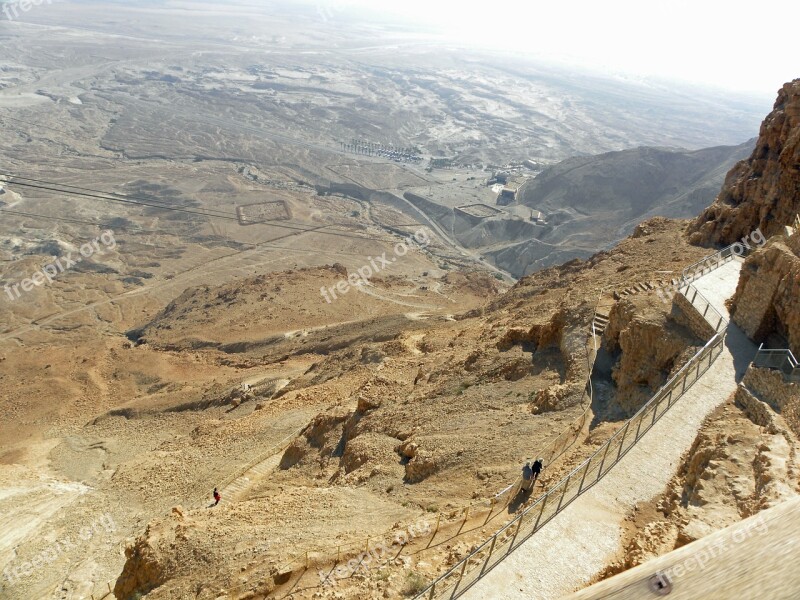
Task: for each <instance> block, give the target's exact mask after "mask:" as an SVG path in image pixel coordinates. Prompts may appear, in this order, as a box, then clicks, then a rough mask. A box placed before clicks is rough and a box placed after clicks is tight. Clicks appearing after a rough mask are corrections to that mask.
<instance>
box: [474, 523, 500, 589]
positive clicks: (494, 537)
mask: <svg viewBox="0 0 800 600" xmlns="http://www.w3.org/2000/svg"><path fill="white" fill-rule="evenodd" d="M496 543H497V534H496V533H495V534H494V535H493V536H492V545H491V546H489V556H487V557H486V562H485V563H483V567H482V568H481V574H480V575H479V576H478V579H480V578H481V577H483V574H484V572H485V571H486V565H488V564H489V559H491V558H492V552H494V545H495V544H496Z"/></svg>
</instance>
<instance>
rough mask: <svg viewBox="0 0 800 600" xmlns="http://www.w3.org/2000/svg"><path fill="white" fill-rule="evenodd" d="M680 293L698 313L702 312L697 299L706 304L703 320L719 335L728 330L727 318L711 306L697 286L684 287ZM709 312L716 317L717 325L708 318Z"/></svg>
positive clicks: (686, 285) (689, 284) (687, 285)
mask: <svg viewBox="0 0 800 600" xmlns="http://www.w3.org/2000/svg"><path fill="white" fill-rule="evenodd" d="M684 289H685V291H684ZM678 293H679V294H681V295H682V296H683V297H684V298H686V299H687V300H688V301H689V303H690V304H691V305H692V306H693V307H694V308H695V309H696V310H697V312H700V306H698V305H697V299H698V298H700V300H702V301H703V303H704V304H705V308H704V309H703V311H702V313H701V314H702V316H703V318H704V319H705V320H706V322H707V323H708V324H709V325H712V326H713V327H714V331H716V332H717V333H719V332H721V331H723V330H725V329H727V327H728V320H727V319H726V318H725V316H724V315H723V314H722V313H721V312H720V311H718V310H717V309H716V308H714V305H713V304H711V302H710V301H709V300H708V298H706V297H705V296H704V295H703V294H702V292H701V291H700V290H698V289H697V287H696V286H695V285H693V284H691V283H688V284H685V285H682V286H681V287H680V288H679V289H678ZM690 294H691V298H690V297H689V295H690ZM709 310H710V311H711V312H712V313H713V314H714V315H715V316H716V319H715V321H716V325H715V324H714V322H713V321H711V320H710V319H709V318H708V312H709Z"/></svg>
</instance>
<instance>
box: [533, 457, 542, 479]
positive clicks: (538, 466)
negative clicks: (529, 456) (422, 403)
mask: <svg viewBox="0 0 800 600" xmlns="http://www.w3.org/2000/svg"><path fill="white" fill-rule="evenodd" d="M543 468H544V461H542V459H541V458H537V459H536V460H535V461H534V463H533V467H531V470H532V471H533V482H532V483H531V485H533V484H534V483H536V480H537V479H539V475H540V474H541V472H542V469H543Z"/></svg>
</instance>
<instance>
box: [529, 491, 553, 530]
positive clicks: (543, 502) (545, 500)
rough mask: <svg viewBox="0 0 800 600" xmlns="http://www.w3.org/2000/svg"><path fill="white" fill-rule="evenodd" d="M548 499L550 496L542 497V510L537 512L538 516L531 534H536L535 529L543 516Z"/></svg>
mask: <svg viewBox="0 0 800 600" xmlns="http://www.w3.org/2000/svg"><path fill="white" fill-rule="evenodd" d="M548 498H550V494H545V495H544V500H542V509H541V510H540V511H539V516H538V517H536V523H534V524H533V532H534V533H536V528H537V527H539V521H541V519H542V515H543V514H544V507H545V506H547V499H548Z"/></svg>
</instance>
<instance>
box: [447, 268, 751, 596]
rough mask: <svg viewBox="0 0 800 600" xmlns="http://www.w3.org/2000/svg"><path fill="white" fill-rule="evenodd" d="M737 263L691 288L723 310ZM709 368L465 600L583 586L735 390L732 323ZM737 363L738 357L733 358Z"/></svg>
mask: <svg viewBox="0 0 800 600" xmlns="http://www.w3.org/2000/svg"><path fill="white" fill-rule="evenodd" d="M741 266H742V263H741V262H740V261H738V260H736V261H732V262H730V263H727V264H726V265H724V266H722V267H720V269H718V270H716V271H713V272H712V273H709V274H708V275H706V276H705V277H703V278H701V279H699V280H697V281H696V282H695V286H696V287H697V288H698V289H699V290H700V291H701V293H702V294H703V295H704V296H706V298H708V300H709V301H710V302H711V303H712V305H714V306H715V307H716V308H717V309H718V310H719V311H720V312H722V314H723V315H725V316H726V318H727V315H728V311H727V309H726V308H725V304H724V302H725V300H726V299H727V298H728V297H730V296H731V295H733V292H734V291H735V289H736V284H737V281H738V276H739V270H740V269H741ZM731 329H732V330H731V331H730V332H729V341H728V343H727V347H726V348H725V349H724V351H723V353H722V354H721V355H720V356H719V357H718V358H717V360H716V361H715V362H714V364H713V366H712V367H711V368H710V369H709V370H708V371H707V372H706V373H705V374H704V375H703V376H702V377H701V379H700V380H699V381H698V382H696V383H695V384H694V385H693V386H692V387H691V389H689V391H688V392H687V393H686V394H685V395H684V396H683V398H681V399H680V400H679V401H678V402H677V403H676V404H675V405H674V406H673V407H672V408H670V410H669V411H667V413H666V414H665V415H664V416H663V417H662V418H661V419H660V420H659V421H658V423H656V425H655V426H654V427H653V428H652V429H651V430H650V431H649V432H648V433H647V435H645V436H644V438H642V440H640V441H639V443H638V444H637V445H636V446H635V447H634V448H632V449H631V450H630V452H628V454H627V455H626V456H625V457H624V458H623V460H622V461H621V462H620V463H619V464H617V465H616V466H615V467H614V468H613V469H612V470H611V471H610V472H609V473H608V475H606V476H605V477H604V478H603V479H602V480H601V481H600V482H599V483H598V484H597V485H595V486H594V487H592V488H590V489H589V491H587V492H586V493H584V494H583V495H582V496H581V497H579V498H578V499H577V500H575V501H574V502H573V503H572V504H571V505H570V506H569V507H568V508H567V509H566V510H565V511H564V512H562V513H561V514H559V515H558V516H557V517H555V518H554V519H553V520H552V521H551V522H550V523H548V524H547V525H546V526H545V527H544V528H543V529H542V530H541V531H539V532H538V533H536V534H535V535H534V536H532V537H531V538H530V539H529V540H527V541H526V542H525V543H524V544H522V546H520V547H519V548H517V550H515V551H514V552H512V553H511V555H509V556H508V557H507V558H506V559H505V560H504V561H503V562H501V563H500V564H499V565H497V567H495V568H494V569H493V570H492V571H491V572H490V573H488V574H487V575H486V576H485V577H484V578H483V579H482V580H481V581H479V582H478V583H476V584H475V586H473V587H472V588H471V589H470V590H469V591H468V592H467V593H466V594H465V595H464V596H463V597H464V598H468V599H471V600H482V599H484V598H491V599H492V600H504V599H515V600H516V599H519V600H523V599H524V600H530V599H533V598H535V599H550V598H559V597H561V596H564V595H566V594H569V593H570V592H573V591H575V590H577V589H580V588H582V587H584V586H586V585H587V584H588V583H589V581H590V580H591V579H592V578H593V577H594V576H595V575H597V574H598V573H599V572H600V571H601V570H602V569H603V568H605V566H606V565H607V564H608V563H610V562H611V561H612V560H614V558H615V557H616V555H617V554H618V553H619V552H620V551H621V550H622V540H623V530H622V527H621V526H620V524H621V523H622V522H623V520H624V519H625V516H626V515H627V514H628V513H629V512H630V510H631V508H632V507H633V506H634V504H636V503H639V502H645V501H648V500H651V499H653V498H654V497H656V496H657V495H659V494H661V493H663V491H664V489H665V488H666V486H667V484H668V482H669V480H670V479H671V478H672V477H673V476H674V475H675V473H676V472H677V470H678V467H679V464H680V459H681V456H682V455H683V454H684V452H686V451H687V450H688V449H689V448H690V447H691V445H692V443H693V442H694V439H695V436H696V435H697V431H698V429H699V428H700V425H701V424H702V422H703V420H704V419H705V418H706V416H707V415H709V414H710V413H711V412H712V411H713V410H714V409H715V408H716V407H717V406H719V405H720V404H722V403H723V402H724V401H725V400H726V399H727V398H728V397H729V396H730V395H731V394H732V393H733V392H734V391H735V390H736V378H735V376H736V368H735V361H734V357H733V355H732V354H731V350H732V351H733V354H735V355H737V356H740V355H752V354H754V353H755V347H754V346H753V345H752V344H751V343H750V342H749V340H747V338H745V337H744V336H743V335H742V334H741V332H739V331H738V330H736V331H733V330H735V329H736V328H735V326H733V327H732V328H731ZM740 361H741V358H740Z"/></svg>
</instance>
